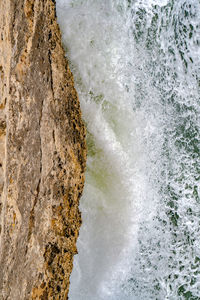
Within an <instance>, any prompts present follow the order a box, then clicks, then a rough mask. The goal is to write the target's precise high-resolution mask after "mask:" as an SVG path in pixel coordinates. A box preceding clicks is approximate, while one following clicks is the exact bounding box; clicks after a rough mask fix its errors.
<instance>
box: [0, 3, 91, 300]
mask: <svg viewBox="0 0 200 300" xmlns="http://www.w3.org/2000/svg"><path fill="white" fill-rule="evenodd" d="M0 97H1V98H0V193H1V198H0V226H1V227H0V299H11V300H21V299H67V298H68V297H67V294H68V289H69V276H70V273H71V271H72V263H73V256H74V254H76V253H77V249H76V240H77V237H78V231H79V227H80V224H81V216H80V212H79V209H78V204H79V199H80V196H81V194H82V190H83V184H84V170H85V161H86V145H85V127H84V125H83V122H82V120H81V112H80V106H79V100H78V96H77V93H76V91H75V89H74V82H73V77H72V74H71V72H70V69H69V65H68V62H67V60H66V58H65V53H64V50H63V47H62V45H61V34H60V30H59V28H58V25H57V22H56V13H55V1H53V0H35V1H34V0H1V1H0Z"/></svg>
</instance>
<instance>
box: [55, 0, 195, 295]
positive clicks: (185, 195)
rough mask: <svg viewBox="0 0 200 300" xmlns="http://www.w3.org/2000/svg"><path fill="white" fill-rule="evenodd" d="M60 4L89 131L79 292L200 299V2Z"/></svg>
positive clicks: (74, 285)
mask: <svg viewBox="0 0 200 300" xmlns="http://www.w3.org/2000/svg"><path fill="white" fill-rule="evenodd" d="M57 13H58V20H59V23H60V26H61V30H62V35H63V42H64V45H65V47H66V53H67V56H68V58H69V59H70V64H71V69H72V71H73V74H74V79H75V85H76V89H77V91H78V94H79V97H80V102H81V108H82V112H83V118H84V120H85V122H86V124H87V131H88V133H87V143H88V161H87V174H86V185H85V191H84V196H83V197H82V199H81V204H80V208H81V211H82V219H83V224H82V227H81V231H80V237H79V240H78V252H79V254H78V255H77V256H76V257H75V260H74V269H73V272H72V275H71V287H70V294H69V299H70V300H86V299H87V300H147V299H148V300H150V299H152V300H156V299H157V300H164V299H170V300H176V299H190V300H197V299H200V197H199V194H200V186H199V178H200V153H199V151H200V144H199V143H200V136H199V135H200V130H199V129H200V128H199V127H200V103H199V102H200V100H199V99H200V2H199V0H57Z"/></svg>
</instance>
